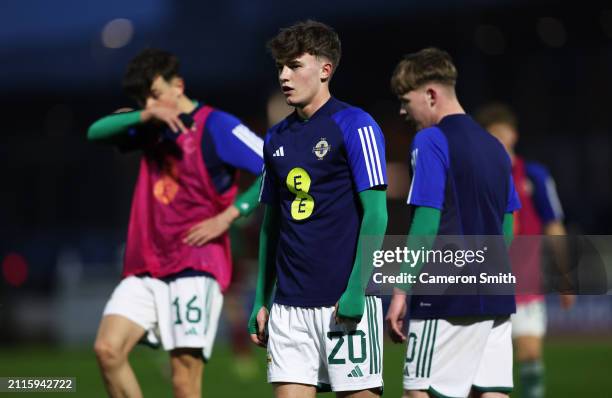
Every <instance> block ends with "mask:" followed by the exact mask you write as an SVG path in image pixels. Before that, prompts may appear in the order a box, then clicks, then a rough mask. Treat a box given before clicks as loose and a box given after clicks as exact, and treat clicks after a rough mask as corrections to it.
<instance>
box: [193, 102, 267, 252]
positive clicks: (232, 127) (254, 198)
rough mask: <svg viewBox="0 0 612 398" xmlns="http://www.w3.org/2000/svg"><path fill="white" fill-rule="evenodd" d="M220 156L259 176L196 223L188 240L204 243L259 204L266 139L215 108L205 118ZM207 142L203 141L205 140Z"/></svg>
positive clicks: (199, 244)
mask: <svg viewBox="0 0 612 398" xmlns="http://www.w3.org/2000/svg"><path fill="white" fill-rule="evenodd" d="M206 129H207V131H206V133H207V134H210V135H211V136H212V140H213V143H214V146H215V150H216V151H217V154H218V155H219V158H221V160H222V161H223V162H224V163H225V164H227V165H229V166H232V167H235V168H237V169H240V170H245V171H247V172H249V173H251V174H254V175H256V176H258V178H257V179H255V181H254V182H253V183H252V184H251V185H250V186H249V188H247V189H246V190H245V191H244V192H242V193H241V194H240V195H239V196H238V197H237V198H236V200H235V201H234V203H233V204H231V205H230V206H228V207H227V208H226V209H225V210H224V211H222V212H221V213H219V214H218V215H216V216H214V217H211V218H209V219H206V220H202V221H201V222H199V223H197V224H196V225H194V226H193V227H192V228H191V229H190V230H189V231H188V232H187V234H186V235H185V238H184V242H185V243H186V244H190V245H195V246H201V245H204V244H206V243H207V242H209V241H210V240H212V239H215V238H217V237H218V236H220V235H222V234H224V233H225V232H226V231H227V230H228V229H229V227H230V226H231V224H232V223H233V222H234V221H235V220H236V219H237V218H239V217H241V216H242V217H246V216H248V215H250V214H251V213H252V212H253V211H254V210H255V209H256V208H257V206H258V205H259V200H258V199H259V188H260V186H261V178H260V177H259V176H260V174H261V170H262V165H263V140H262V139H261V138H260V137H259V136H257V135H256V134H255V133H253V132H252V131H251V130H250V129H249V128H248V127H246V126H245V125H244V124H242V122H241V121H240V120H239V119H238V118H236V117H234V116H232V115H230V114H229V113H226V112H222V111H219V110H215V111H213V113H211V114H210V115H209V116H208V120H207V122H206ZM202 145H204V143H202Z"/></svg>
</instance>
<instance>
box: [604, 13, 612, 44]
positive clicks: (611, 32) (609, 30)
mask: <svg viewBox="0 0 612 398" xmlns="http://www.w3.org/2000/svg"><path fill="white" fill-rule="evenodd" d="M601 27H602V28H603V31H604V33H605V34H606V36H608V38H609V39H612V10H605V11H604V12H602V13H601Z"/></svg>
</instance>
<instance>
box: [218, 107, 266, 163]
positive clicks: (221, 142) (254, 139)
mask: <svg viewBox="0 0 612 398" xmlns="http://www.w3.org/2000/svg"><path fill="white" fill-rule="evenodd" d="M206 128H207V129H208V131H209V132H210V133H211V135H212V137H213V141H214V143H215V149H216V150H217V153H218V154H219V157H220V158H221V160H222V161H223V162H224V163H226V164H228V165H230V166H233V167H236V168H238V169H242V170H247V171H249V172H251V173H252V174H255V175H259V174H260V173H261V170H262V166H263V140H262V139H261V138H260V137H259V136H257V134H255V133H253V132H252V131H251V130H249V128H248V127H246V126H245V125H244V124H242V123H241V122H240V120H239V119H238V118H236V117H235V116H233V115H230V114H229V113H226V112H223V111H219V110H215V111H213V112H212V113H211V114H210V115H209V116H208V120H207V121H206Z"/></svg>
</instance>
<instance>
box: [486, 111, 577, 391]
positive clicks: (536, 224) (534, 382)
mask: <svg viewBox="0 0 612 398" xmlns="http://www.w3.org/2000/svg"><path fill="white" fill-rule="evenodd" d="M476 120H478V122H479V123H480V124H481V125H482V126H483V127H484V128H485V129H487V130H488V131H489V132H490V133H491V134H493V136H495V138H497V139H498V140H499V141H500V142H501V143H502V145H503V146H504V147H505V148H506V151H508V154H509V155H510V159H511V160H512V176H513V178H514V184H515V186H516V191H517V193H518V195H519V198H520V200H521V204H522V207H521V210H519V211H518V212H517V215H516V222H515V228H514V230H515V231H516V233H517V234H518V235H540V234H542V233H543V234H545V235H565V227H564V225H563V210H562V208H561V202H560V201H559V198H558V196H557V190H556V188H555V183H554V181H553V179H552V177H551V176H550V174H549V173H548V170H546V168H545V167H543V166H542V165H540V164H537V163H533V162H527V161H525V160H524V159H523V158H522V157H520V156H518V155H517V154H516V153H515V150H514V147H515V145H516V143H517V141H518V138H519V134H518V121H517V117H516V115H515V114H514V112H512V110H511V109H510V108H509V107H508V106H506V105H503V104H499V103H493V104H488V105H485V106H484V107H483V108H482V109H480V110H479V112H477V114H476ZM553 243H554V242H553ZM521 250H522V251H523V253H522V255H521V259H523V260H527V261H521V262H518V263H515V264H513V272H514V274H515V275H517V278H518V280H517V281H518V286H517V290H518V292H519V293H521V292H522V294H517V296H516V302H517V307H516V314H514V315H512V318H511V321H512V337H513V339H514V343H515V347H516V356H517V360H518V363H519V376H520V380H521V392H522V396H523V397H524V398H541V397H544V364H543V363H542V338H543V336H544V333H545V331H546V307H545V302H544V296H543V295H541V294H537V293H538V291H539V290H538V289H539V287H540V284H541V276H540V274H541V264H540V258H541V250H542V247H541V245H540V244H539V240H538V239H537V237H535V238H534V242H529V244H524V245H521ZM525 250H529V252H528V253H525V252H524V251H525ZM560 299H561V306H562V307H563V308H565V309H568V308H570V307H571V306H572V305H573V303H574V300H575V296H574V295H571V294H562V295H561V296H560Z"/></svg>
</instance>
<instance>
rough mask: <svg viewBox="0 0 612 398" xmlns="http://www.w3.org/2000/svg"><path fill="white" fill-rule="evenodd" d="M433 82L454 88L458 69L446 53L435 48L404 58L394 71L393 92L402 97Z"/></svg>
mask: <svg viewBox="0 0 612 398" xmlns="http://www.w3.org/2000/svg"><path fill="white" fill-rule="evenodd" d="M431 82H438V83H442V84H445V85H448V86H452V87H454V86H455V83H456V82H457V68H455V65H454V64H453V59H452V58H451V56H450V55H449V54H448V53H447V52H446V51H443V50H440V49H439V48H434V47H429V48H425V49H423V50H420V51H418V52H416V53H412V54H408V55H405V56H404V58H403V59H402V60H401V61H400V62H399V63H398V64H397V66H396V67H395V70H394V71H393V76H392V77H391V91H393V93H394V94H395V95H397V96H402V95H404V94H406V93H407V92H409V91H412V90H415V89H417V88H419V87H421V86H422V85H423V84H426V83H431Z"/></svg>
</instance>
